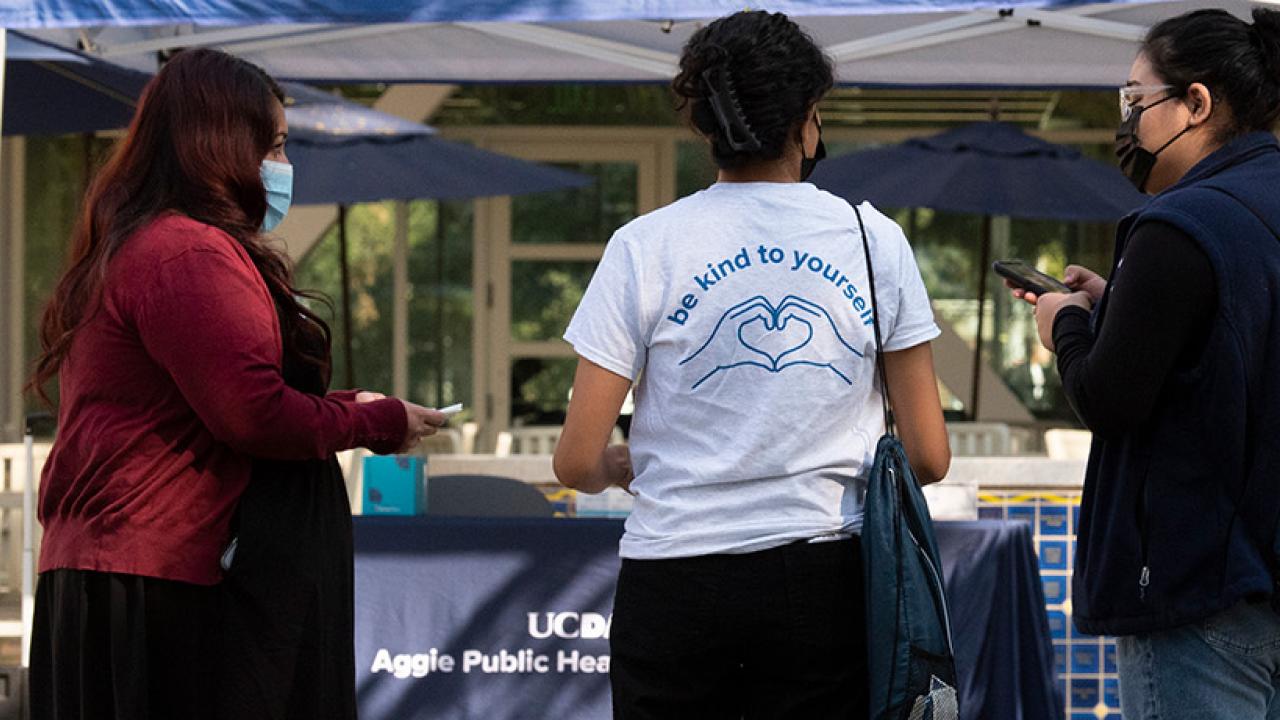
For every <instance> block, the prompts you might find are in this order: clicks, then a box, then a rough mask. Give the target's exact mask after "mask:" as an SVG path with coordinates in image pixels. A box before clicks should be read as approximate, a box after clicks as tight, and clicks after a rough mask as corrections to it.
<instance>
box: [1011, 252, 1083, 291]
mask: <svg viewBox="0 0 1280 720" xmlns="http://www.w3.org/2000/svg"><path fill="white" fill-rule="evenodd" d="M991 269H992V270H995V272H996V274H997V275H999V276H1000V277H1002V278H1004V279H1005V280H1008V281H1009V283H1010V284H1011V285H1013V286H1014V287H1017V288H1020V289H1022V290H1026V291H1027V292H1032V293H1035V294H1036V295H1037V296H1040V295H1044V294H1045V293H1055V292H1056V293H1071V292H1073V290H1072V289H1071V288H1070V287H1068V286H1067V284H1066V283H1064V282H1062V281H1061V280H1059V279H1057V278H1055V277H1053V276H1051V275H1046V274H1044V273H1042V272H1040V271H1039V270H1037V269H1035V268H1034V267H1031V266H1030V265H1028V264H1027V263H1026V262H1023V261H1022V260H997V261H995V262H994V263H992V264H991Z"/></svg>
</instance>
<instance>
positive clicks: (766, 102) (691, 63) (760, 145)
mask: <svg viewBox="0 0 1280 720" xmlns="http://www.w3.org/2000/svg"><path fill="white" fill-rule="evenodd" d="M834 82H835V80H834V77H833V74H832V70H831V61H830V60H828V59H827V57H826V56H825V55H824V54H823V53H822V49H821V48H820V47H818V45H817V44H816V43H814V41H813V39H812V38H810V37H809V35H808V34H807V33H805V31H804V30H801V29H800V26H798V25H796V24H795V23H794V22H792V21H791V19H790V18H788V17H787V16H786V15H783V14H782V13H767V12H763V11H758V10H757V11H750V12H739V13H734V14H733V15H728V16H725V17H722V18H720V19H719V20H716V21H715V22H713V23H711V24H710V25H708V26H706V27H704V28H702V29H700V30H698V31H697V32H695V33H694V34H693V36H692V37H690V38H689V42H688V43H686V44H685V46H684V52H683V53H682V54H681V55H680V73H679V74H678V75H676V77H675V80H673V81H672V82H671V89H672V90H673V91H674V92H675V94H676V96H677V97H678V98H679V99H680V101H679V106H678V107H679V109H680V110H682V111H685V112H687V118H688V121H689V124H690V125H692V126H693V128H694V129H695V130H697V131H698V132H699V133H701V134H702V135H703V136H705V137H706V138H707V139H709V140H710V141H711V155H712V157H713V158H714V159H715V161H716V165H718V166H720V167H721V168H724V169H726V170H732V169H736V168H739V167H742V166H744V165H749V164H752V163H754V162H758V161H767V160H777V159H778V158H780V157H782V155H783V153H784V152H785V151H786V148H787V146H788V145H789V144H791V143H794V142H798V138H797V137H796V131H797V129H798V128H799V124H800V123H801V122H802V121H803V120H804V118H805V114H806V113H807V112H808V110H809V108H810V107H812V106H813V104H814V103H816V102H818V100H820V99H822V96H823V95H825V94H826V93H827V91H828V90H830V89H831V86H832V85H833V84H834Z"/></svg>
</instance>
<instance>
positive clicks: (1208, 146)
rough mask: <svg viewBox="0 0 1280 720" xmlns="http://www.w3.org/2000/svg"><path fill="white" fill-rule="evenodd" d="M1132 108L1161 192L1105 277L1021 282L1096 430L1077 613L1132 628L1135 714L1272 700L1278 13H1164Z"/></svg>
mask: <svg viewBox="0 0 1280 720" xmlns="http://www.w3.org/2000/svg"><path fill="white" fill-rule="evenodd" d="M1120 110H1121V119H1122V121H1123V122H1122V124H1121V125H1120V129H1119V132H1118V133H1117V134H1116V152H1117V155H1118V156H1119V158H1120V164H1121V168H1122V169H1123V170H1124V172H1125V174H1126V175H1128V177H1129V178H1130V179H1131V180H1132V181H1133V182H1134V184H1135V185H1136V186H1137V187H1138V189H1139V190H1142V191H1144V192H1146V193H1148V194H1151V195H1153V196H1154V197H1153V198H1152V200H1151V201H1150V202H1149V203H1148V204H1147V205H1146V206H1144V207H1143V208H1141V209H1140V210H1138V211H1136V212H1134V213H1133V214H1131V215H1130V216H1128V217H1126V218H1125V219H1124V220H1123V221H1121V223H1120V226H1119V231H1118V239H1117V249H1116V261H1115V265H1114V267H1113V268H1112V272H1111V277H1110V280H1103V279H1102V278H1101V277H1100V276H1099V275H1097V274H1096V273H1094V272H1092V271H1090V270H1086V269H1084V268H1081V267H1077V266H1071V267H1069V268H1068V269H1067V273H1066V275H1067V277H1066V281H1067V284H1068V285H1070V286H1071V287H1072V288H1075V289H1076V292H1074V293H1071V294H1069V295H1068V294H1060V293H1054V294H1047V295H1044V296H1043V297H1040V298H1036V297H1034V296H1033V295H1029V294H1026V293H1023V292H1021V291H1015V295H1017V296H1019V297H1023V298H1024V299H1027V300H1029V301H1031V302H1033V303H1035V306H1036V308H1035V314H1036V322H1037V325H1038V327H1039V331H1040V337H1041V339H1042V340H1043V342H1044V343H1045V346H1046V347H1048V348H1050V349H1056V352H1057V355H1058V370H1059V372H1060V373H1061V375H1062V378H1063V386H1064V389H1065V391H1066V393H1067V397H1068V399H1069V400H1070V401H1071V404H1072V406H1073V407H1074V408H1075V410H1076V413H1077V414H1078V415H1079V417H1080V419H1081V420H1082V421H1083V422H1084V424H1085V425H1086V426H1087V427H1088V428H1089V429H1090V430H1092V431H1093V435H1094V441H1093V448H1092V452H1091V453H1090V457H1089V466H1088V471H1087V473H1086V476H1085V491H1084V502H1083V506H1082V508H1081V524H1080V532H1079V546H1078V548H1079V549H1078V551H1077V554H1076V568H1075V582H1074V589H1073V595H1072V599H1073V612H1074V620H1075V622H1076V625H1077V626H1078V627H1079V628H1080V630H1081V631H1083V632H1087V633H1091V634H1107V635H1118V636H1120V638H1119V642H1118V661H1119V670H1120V679H1121V703H1122V705H1123V710H1124V716H1125V718H1126V719H1127V720H1141V719H1143V718H1169V717H1176V718H1179V720H1195V719H1197V718H1233V719H1238V720H1247V719H1250V718H1256V719H1257V720H1263V718H1275V717H1280V615H1278V614H1277V613H1276V612H1275V610H1274V609H1273V608H1274V607H1280V595H1277V593H1276V587H1277V585H1276V577H1277V575H1276V572H1275V570H1276V550H1275V548H1276V531H1277V520H1278V518H1280V442H1277V431H1280V236H1277V234H1276V231H1277V229H1278V228H1280V197H1278V196H1277V195H1276V189H1277V188H1280V145H1278V144H1277V142H1276V137H1275V135H1273V134H1272V130H1273V129H1274V127H1275V124H1276V121H1277V119H1278V118H1280V13H1277V12H1273V11H1270V10H1263V9H1255V10H1254V11H1253V23H1252V24H1250V23H1247V22H1245V21H1243V20H1240V19H1238V18H1236V17H1234V16H1232V15H1230V14H1228V13H1227V12H1224V11H1221V10H1202V11H1197V12H1193V13H1189V14H1186V15H1182V16H1180V17H1176V18H1173V19H1170V20H1167V21H1165V22H1162V23H1160V24H1158V25H1156V26H1155V27H1153V28H1152V29H1151V31H1150V32H1149V33H1148V35H1147V37H1146V39H1145V40H1144V41H1143V43H1142V47H1141V51H1140V52H1139V54H1138V57H1137V59H1136V60H1135V61H1134V63H1133V68H1132V69H1131V71H1130V74H1129V79H1128V82H1127V84H1126V85H1125V86H1124V87H1122V88H1121V89H1120Z"/></svg>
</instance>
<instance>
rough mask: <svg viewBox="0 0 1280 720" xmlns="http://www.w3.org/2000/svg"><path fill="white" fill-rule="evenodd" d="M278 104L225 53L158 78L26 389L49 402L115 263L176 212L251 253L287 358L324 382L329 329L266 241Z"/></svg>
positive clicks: (86, 208)
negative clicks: (49, 388) (267, 169)
mask: <svg viewBox="0 0 1280 720" xmlns="http://www.w3.org/2000/svg"><path fill="white" fill-rule="evenodd" d="M277 102H280V103H283V102H284V92H283V91H282V90H281V89H280V86H279V85H278V84H276V82H275V81H274V80H272V79H271V77H270V76H268V75H267V74H266V73H265V72H263V71H262V70H261V69H260V68H258V67H257V66H255V65H253V64H251V63H248V62H245V61H244V60H241V59H239V58H236V57H233V56H231V55H228V54H226V53H223V52H219V51H217V50H207V49H198V50H188V51H185V52H182V53H179V54H177V55H175V56H174V57H173V59H172V60H170V61H169V62H168V63H166V64H165V66H164V67H163V68H162V69H161V70H160V72H159V73H157V74H156V76H155V77H154V78H152V80H151V81H150V82H149V83H148V84H147V87H146V89H144V90H143V93H142V98H141V100H140V101H139V104H138V110H137V112H136V113H135V114H134V117H133V121H132V123H131V124H130V125H129V131H128V133H127V134H126V136H125V137H124V138H123V139H122V140H121V141H120V142H119V143H118V144H117V145H116V147H115V148H114V150H113V151H112V154H111V157H110V158H109V159H108V160H107V162H106V163H105V165H104V166H103V167H102V169H101V170H100V171H99V172H98V174H97V176H96V177H95V178H94V180H93V183H92V184H91V185H90V186H89V190H88V193H87V194H86V196H85V200H84V205H83V208H82V209H81V212H80V218H79V221H78V222H77V225H76V228H75V230H74V232H73V234H72V237H71V245H70V248H69V252H68V260H67V269H66V270H65V272H64V273H63V275H62V277H61V279H59V281H58V285H57V288H56V289H55V290H54V293H53V297H52V298H51V299H50V300H49V304H48V306H47V307H46V308H45V311H44V317H43V319H42V321H41V325H40V342H41V348H42V352H41V354H40V357H39V358H38V359H37V360H36V365H35V369H34V373H33V374H32V377H31V381H30V383H29V385H28V388H29V389H33V390H35V392H36V393H38V394H39V395H40V396H41V397H42V398H44V399H45V400H46V401H47V400H48V397H47V396H46V395H45V393H44V385H45V384H46V383H47V382H48V381H49V380H50V379H52V378H53V377H54V376H55V375H56V374H57V372H58V369H59V367H61V365H62V362H63V360H64V359H65V358H66V356H67V352H68V350H69V349H70V347H71V341H72V339H73V338H74V337H75V334H76V331H77V330H79V329H80V328H81V327H83V326H84V324H85V323H86V322H88V320H89V319H90V318H91V317H92V316H93V314H94V313H95V312H96V311H97V309H98V307H99V303H100V302H101V298H102V289H103V284H104V282H105V279H106V275H107V267H108V263H109V262H110V260H111V258H112V257H113V256H114V255H115V253H116V251H118V250H119V249H120V247H121V246H122V245H123V244H124V243H125V242H126V241H128V239H129V238H130V237H131V236H132V235H133V234H134V233H135V232H137V231H138V230H139V229H141V228H142V227H144V226H145V225H147V224H148V223H149V222H151V221H152V220H154V219H156V218H158V217H160V216H162V215H164V214H165V213H170V212H178V213H182V214H184V215H187V216H188V217H190V218H192V219H194V220H197V221H199V222H202V223H205V224H207V225H211V226H213V227H216V228H218V229H220V230H222V231H224V232H226V233H227V234H228V235H230V236H231V237H232V238H234V239H235V240H236V242H238V243H240V245H242V246H243V247H244V249H245V251H246V252H247V253H248V254H249V257H250V258H251V259H252V260H253V264H254V266H255V267H257V269H258V272H259V273H260V274H261V275H262V279H263V280H264V281H265V282H266V285H267V288H268V290H270V292H271V297H272V300H273V302H274V304H275V308H276V313H277V315H278V316H279V318H280V329H281V334H282V336H283V340H284V348H285V352H286V353H287V354H288V356H289V357H294V358H295V359H300V360H301V361H302V362H303V363H304V364H307V365H314V366H319V367H320V368H321V369H322V371H323V372H324V373H325V375H326V377H327V372H328V365H329V358H328V347H329V342H328V340H329V328H328V326H327V325H326V324H325V323H324V321H323V320H321V319H320V318H319V317H317V316H316V315H315V314H314V313H312V312H311V311H310V310H309V309H307V308H306V307H305V306H304V305H302V304H301V303H299V301H298V299H297V296H298V293H297V292H296V291H295V289H294V287H293V276H292V268H291V267H290V264H289V261H288V258H287V257H286V256H285V255H283V254H282V253H281V252H279V251H278V250H276V249H275V248H273V247H271V246H270V245H269V244H268V243H267V241H266V239H265V238H263V237H262V235H261V234H260V232H259V228H260V227H261V226H262V220H263V217H264V216H265V215H266V211H267V196H266V189H265V188H264V187H263V184H262V175H261V170H260V168H261V164H262V160H263V158H265V157H266V156H267V154H268V153H269V152H270V151H271V147H272V146H273V144H274V143H275V138H276V133H277V127H276V116H275V113H274V106H275V104H276V103H277ZM317 348H323V350H321V351H317Z"/></svg>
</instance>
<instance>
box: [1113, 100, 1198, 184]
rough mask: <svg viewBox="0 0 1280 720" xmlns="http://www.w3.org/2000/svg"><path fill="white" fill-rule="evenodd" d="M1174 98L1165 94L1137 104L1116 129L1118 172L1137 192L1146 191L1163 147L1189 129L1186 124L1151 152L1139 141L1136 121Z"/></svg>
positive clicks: (1139, 120)
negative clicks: (1143, 104) (1150, 110)
mask: <svg viewBox="0 0 1280 720" xmlns="http://www.w3.org/2000/svg"><path fill="white" fill-rule="evenodd" d="M1172 99H1174V96H1173V95H1167V96H1165V97H1163V98H1161V99H1159V100H1157V101H1155V102H1153V103H1151V104H1150V105H1146V106H1142V105H1138V106H1136V107H1134V108H1133V111H1132V112H1131V113H1130V114H1129V119H1128V120H1125V121H1124V122H1122V123H1120V127H1119V129H1117V130H1116V157H1118V158H1119V159H1120V172H1123V173H1124V174H1125V177H1127V178H1129V182H1131V183H1133V186H1134V187H1136V188H1138V192H1143V193H1144V192H1146V191H1147V180H1148V179H1149V178H1150V177H1151V171H1152V170H1153V169H1154V168H1155V166H1156V159H1157V156H1159V155H1160V153H1162V152H1164V149H1165V148H1167V147H1169V146H1170V145H1172V144H1173V142H1174V140H1177V139H1178V138H1180V137H1182V136H1183V135H1185V134H1187V132H1188V131H1190V130H1191V126H1190V125H1188V126H1186V127H1185V128H1183V129H1182V132H1180V133H1178V134H1177V135H1174V136H1173V137H1172V138H1170V139H1169V142H1167V143H1165V144H1164V145H1161V146H1160V149H1159V150H1156V151H1155V152H1151V151H1150V150H1147V149H1146V148H1144V147H1142V145H1141V141H1140V140H1139V139H1138V123H1140V122H1141V121H1142V113H1144V112H1146V111H1147V110H1149V109H1151V108H1153V107H1155V106H1157V105H1159V104H1160V103H1162V102H1164V101H1166V100H1172Z"/></svg>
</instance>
